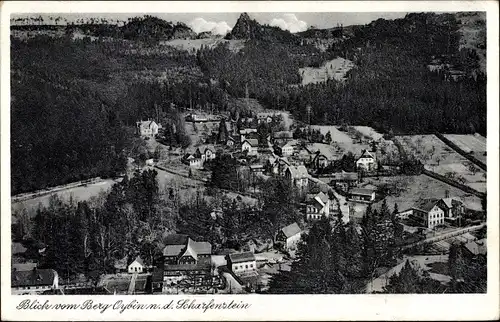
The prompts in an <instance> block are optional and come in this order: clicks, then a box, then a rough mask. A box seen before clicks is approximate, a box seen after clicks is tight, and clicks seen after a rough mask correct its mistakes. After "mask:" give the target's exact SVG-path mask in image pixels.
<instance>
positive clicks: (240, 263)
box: [227, 252, 257, 275]
mask: <svg viewBox="0 0 500 322" xmlns="http://www.w3.org/2000/svg"><path fill="white" fill-rule="evenodd" d="M227 266H228V267H229V269H231V271H233V273H235V274H236V275H242V274H245V273H248V272H251V271H255V270H256V269H257V262H256V260H255V255H254V254H253V253H252V252H244V253H233V254H229V255H227Z"/></svg>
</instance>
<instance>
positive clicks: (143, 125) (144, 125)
mask: <svg viewBox="0 0 500 322" xmlns="http://www.w3.org/2000/svg"><path fill="white" fill-rule="evenodd" d="M153 124H156V122H155V121H153V120H150V121H139V122H137V126H138V127H140V128H141V129H150V128H151V127H152V126H153ZM156 125H158V124H156Z"/></svg>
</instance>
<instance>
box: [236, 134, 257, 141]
mask: <svg viewBox="0 0 500 322" xmlns="http://www.w3.org/2000/svg"><path fill="white" fill-rule="evenodd" d="M249 139H255V140H259V134H258V133H257V132H250V133H246V134H241V135H240V142H242V143H243V142H244V141H245V140H249Z"/></svg>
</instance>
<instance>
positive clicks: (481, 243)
mask: <svg viewBox="0 0 500 322" xmlns="http://www.w3.org/2000/svg"><path fill="white" fill-rule="evenodd" d="M464 247H465V248H466V249H467V250H468V251H469V252H471V253H472V254H474V255H479V254H481V255H484V254H486V253H487V248H486V238H484V239H480V240H476V241H471V242H469V243H466V244H465V245H464Z"/></svg>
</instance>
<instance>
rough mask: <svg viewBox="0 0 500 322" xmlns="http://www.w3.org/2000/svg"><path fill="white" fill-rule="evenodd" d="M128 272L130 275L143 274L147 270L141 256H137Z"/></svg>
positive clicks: (129, 266)
mask: <svg viewBox="0 0 500 322" xmlns="http://www.w3.org/2000/svg"><path fill="white" fill-rule="evenodd" d="M127 270H128V272H129V274H134V273H138V274H140V273H142V272H144V271H145V270H146V266H145V265H144V261H143V260H142V258H141V256H137V257H136V258H135V259H134V260H133V261H132V263H130V264H129V265H128V267H127Z"/></svg>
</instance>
